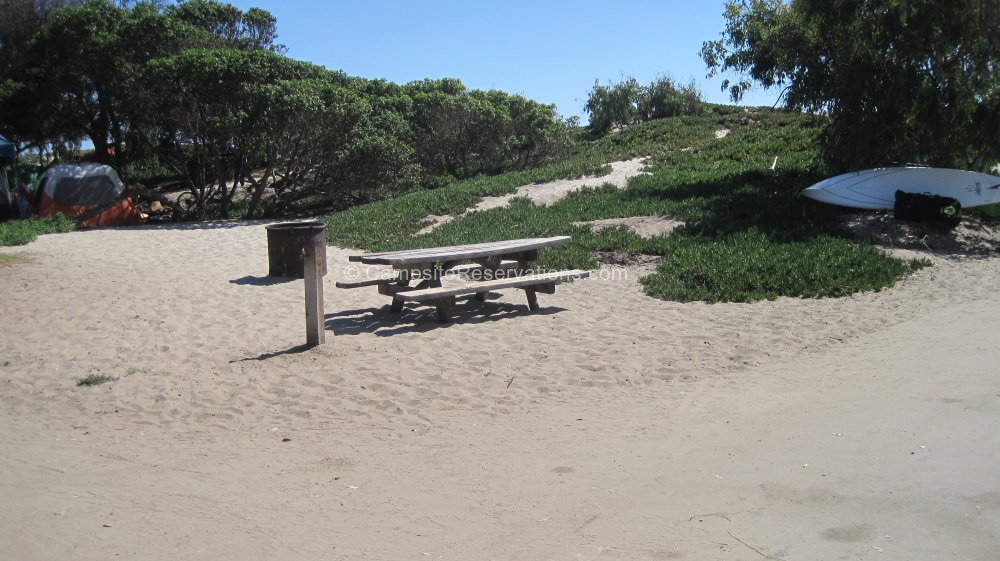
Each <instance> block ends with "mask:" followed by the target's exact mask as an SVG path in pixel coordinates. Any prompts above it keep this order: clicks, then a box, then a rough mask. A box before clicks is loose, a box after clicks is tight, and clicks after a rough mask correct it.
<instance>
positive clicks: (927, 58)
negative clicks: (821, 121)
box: [702, 0, 1000, 170]
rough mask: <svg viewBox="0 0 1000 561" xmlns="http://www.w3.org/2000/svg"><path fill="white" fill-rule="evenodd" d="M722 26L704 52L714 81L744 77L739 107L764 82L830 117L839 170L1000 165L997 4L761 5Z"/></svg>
mask: <svg viewBox="0 0 1000 561" xmlns="http://www.w3.org/2000/svg"><path fill="white" fill-rule="evenodd" d="M725 18H726V29H725V31H724V32H723V33H722V39H720V40H718V41H709V42H706V43H705V44H704V46H703V48H702V57H703V59H704V60H705V62H706V64H707V65H708V67H709V68H710V70H711V72H712V73H715V72H718V71H730V70H733V71H736V72H738V73H741V74H742V79H741V80H740V81H739V82H738V83H736V84H733V85H731V94H732V97H733V99H734V100H735V99H739V98H740V97H741V96H742V95H743V93H744V92H745V91H747V90H748V89H749V88H750V87H751V86H752V84H753V83H754V82H756V83H759V84H761V85H763V86H764V87H766V88H769V87H777V88H783V89H782V92H783V93H784V97H785V101H786V103H787V104H788V106H789V107H793V108H800V109H806V110H809V111H817V112H826V113H828V114H829V117H830V123H829V127H828V128H827V129H826V131H825V135H824V140H825V152H826V154H825V155H826V157H827V159H828V161H830V162H831V164H832V165H833V166H834V167H836V168H849V167H854V168H864V167H872V166H874V165H886V164H889V163H891V162H920V163H927V164H931V165H937V166H942V167H956V168H963V169H964V168H970V169H979V170H985V169H987V168H989V167H990V166H992V165H993V164H995V163H996V161H997V160H1000V136H998V135H997V134H996V131H997V129H998V126H1000V73H998V72H997V66H998V64H1000V41H997V40H996V34H997V29H1000V1H998V0H958V1H948V2H944V1H941V0H916V1H914V0H890V1H881V2H874V1H871V0H851V1H846V2H830V1H827V0H793V1H790V2H784V1H781V0H753V1H746V2H729V3H727V4H726V11H725ZM729 86H730V84H729V82H728V81H726V82H725V85H724V87H729Z"/></svg>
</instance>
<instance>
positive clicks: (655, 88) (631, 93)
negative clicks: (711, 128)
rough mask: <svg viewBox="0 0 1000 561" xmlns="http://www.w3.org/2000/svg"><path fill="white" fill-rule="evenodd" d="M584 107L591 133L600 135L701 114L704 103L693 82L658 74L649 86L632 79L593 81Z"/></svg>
mask: <svg viewBox="0 0 1000 561" xmlns="http://www.w3.org/2000/svg"><path fill="white" fill-rule="evenodd" d="M583 109H584V111H586V112H587V113H588V114H589V115H590V125H589V126H588V128H589V130H590V132H591V133H592V134H598V135H601V134H606V133H608V132H610V131H612V130H616V129H621V128H624V127H626V126H628V125H634V124H637V123H641V122H645V121H651V120H654V119H663V118H666V117H678V116H681V115H701V114H702V113H703V112H704V104H703V103H702V101H701V94H700V93H699V92H698V88H697V87H696V86H695V84H694V82H693V81H692V82H691V83H690V84H688V85H686V86H681V85H678V84H677V83H676V82H674V80H673V79H672V78H670V77H667V76H660V77H657V78H656V80H654V81H653V82H652V83H651V84H649V85H648V86H642V85H640V84H639V82H638V81H637V80H636V79H635V78H628V79H626V80H623V81H621V82H619V83H618V84H609V85H607V86H602V85H601V84H600V83H599V82H596V81H595V82H594V87H593V89H591V90H590V94H589V95H588V96H587V104H586V105H585V106H584V108H583Z"/></svg>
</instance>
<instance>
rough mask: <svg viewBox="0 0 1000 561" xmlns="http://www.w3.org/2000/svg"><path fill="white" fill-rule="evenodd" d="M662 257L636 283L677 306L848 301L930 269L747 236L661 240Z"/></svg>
mask: <svg viewBox="0 0 1000 561" xmlns="http://www.w3.org/2000/svg"><path fill="white" fill-rule="evenodd" d="M660 250H661V251H662V254H663V258H662V259H661V260H660V263H659V265H658V266H657V270H656V273H655V274H653V275H650V276H648V277H645V278H643V279H642V283H643V285H644V286H645V288H646V292H647V293H648V294H650V295H651V296H656V297H657V298H663V299H666V300H680V301H691V300H704V301H709V302H754V301H757V300H773V299H775V298H777V297H779V296H799V297H811V298H818V297H823V296H832V297H836V296H846V295H849V294H853V293H855V292H860V291H864V290H881V289H883V288H885V287H887V286H892V285H893V284H894V283H895V282H896V281H897V280H898V279H899V278H900V277H901V276H903V275H904V274H906V273H909V272H911V271H913V270H915V269H918V268H920V267H923V266H926V265H928V264H929V262H927V261H926V260H924V261H912V262H909V263H907V262H904V261H900V260H899V259H893V258H890V257H888V256H886V255H885V254H884V253H883V252H882V251H880V250H877V249H875V248H873V247H871V246H860V245H857V244H855V243H852V242H851V241H849V240H844V239H838V238H834V237H830V236H823V235H820V236H814V237H811V238H808V239H804V240H803V241H790V242H780V241H775V240H774V239H773V238H771V237H770V236H768V235H767V234H765V233H763V232H759V231H757V230H753V229H751V230H746V231H742V232H738V233H734V234H730V235H726V236H722V237H702V236H694V235H690V234H687V233H678V234H675V235H673V236H670V237H669V238H665V239H664V240H663V241H662V242H661V246H660Z"/></svg>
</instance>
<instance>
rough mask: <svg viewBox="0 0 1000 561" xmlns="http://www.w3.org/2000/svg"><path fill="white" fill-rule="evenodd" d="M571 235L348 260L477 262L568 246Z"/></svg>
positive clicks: (411, 263)
mask: <svg viewBox="0 0 1000 561" xmlns="http://www.w3.org/2000/svg"><path fill="white" fill-rule="evenodd" d="M571 240H572V238H571V237H570V236H555V237H552V238H526V239H520V240H504V241H499V242H487V243H476V244H468V245H453V246H449V247H428V248H424V249H409V250H404V251H390V252H386V253H365V254H361V255H351V256H350V257H349V258H348V259H349V260H351V261H354V262H361V263H366V264H368V265H394V266H398V265H414V264H420V263H436V262H439V261H458V260H462V259H478V258H482V257H494V256H503V255H510V254H516V253H521V252H525V251H531V250H535V249H541V248H543V247H550V246H554V245H563V244H567V243H569V242H570V241H571Z"/></svg>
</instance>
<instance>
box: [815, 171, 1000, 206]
mask: <svg viewBox="0 0 1000 561" xmlns="http://www.w3.org/2000/svg"><path fill="white" fill-rule="evenodd" d="M896 191H903V192H905V193H929V194H931V195H941V196H942V197H952V198H955V199H958V202H960V203H961V204H962V207H963V208H971V207H976V206H983V205H988V204H993V203H1000V177H998V176H996V175H990V174H988V173H976V172H974V171H964V170H960V169H942V168H928V167H918V166H906V167H892V168H876V169H866V170H863V171H852V172H848V173H844V174H841V175H838V176H836V177H831V178H829V179H824V180H823V181H820V182H819V183H817V184H815V185H812V186H810V187H807V188H806V189H804V190H803V191H802V194H803V195H805V196H806V197H809V198H810V199H814V200H817V201H819V202H822V203H828V204H831V205H838V206H846V207H850V208H863V209H891V208H892V207H893V206H894V205H895V202H896Z"/></svg>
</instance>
